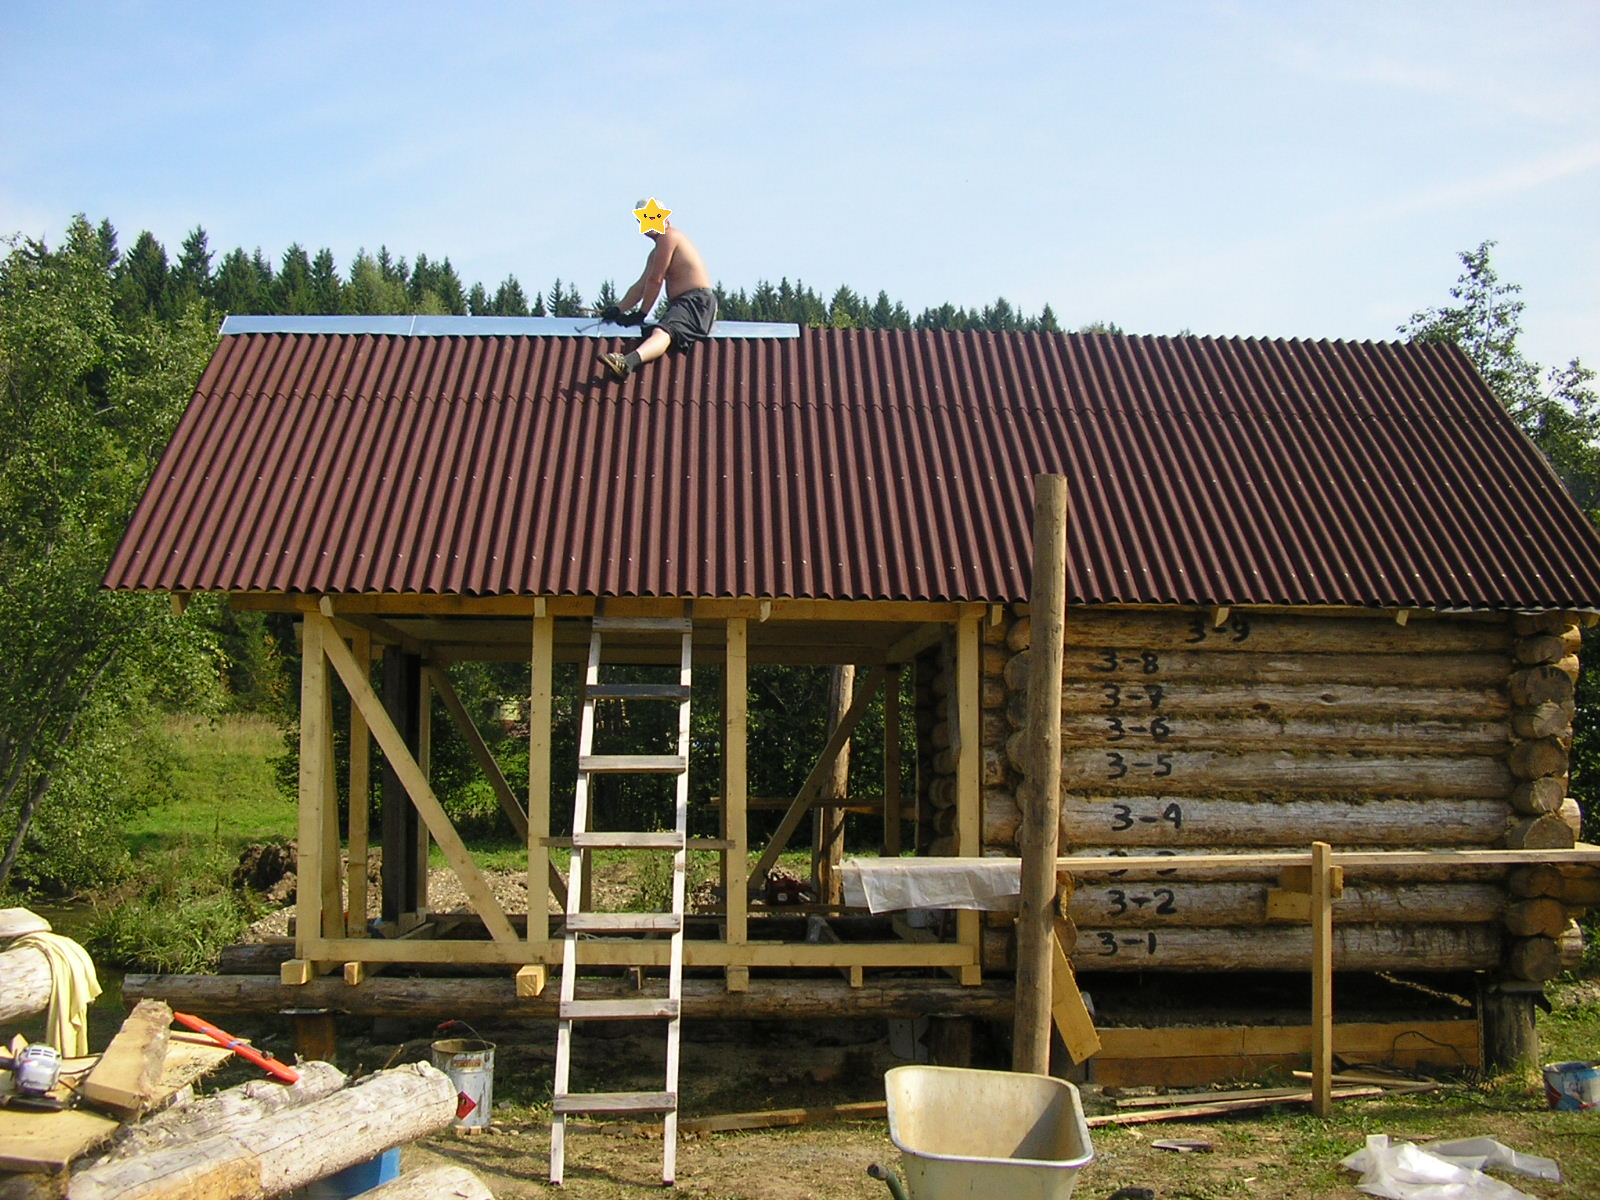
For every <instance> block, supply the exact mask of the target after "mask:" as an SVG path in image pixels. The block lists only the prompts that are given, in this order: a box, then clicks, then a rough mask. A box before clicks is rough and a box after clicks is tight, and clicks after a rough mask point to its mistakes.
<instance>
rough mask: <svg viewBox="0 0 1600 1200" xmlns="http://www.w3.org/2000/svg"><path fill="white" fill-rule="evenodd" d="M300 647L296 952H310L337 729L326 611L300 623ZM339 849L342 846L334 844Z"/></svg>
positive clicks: (316, 932)
mask: <svg viewBox="0 0 1600 1200" xmlns="http://www.w3.org/2000/svg"><path fill="white" fill-rule="evenodd" d="M301 633H302V638H301V647H300V811H299V826H298V830H299V832H298V837H297V843H296V847H295V851H296V862H297V865H296V872H297V874H298V877H299V886H298V887H297V888H296V889H295V956H296V957H297V958H300V959H304V958H305V957H306V951H305V947H306V942H307V940H308V939H310V938H316V937H321V936H322V935H323V933H324V932H325V931H324V929H323V927H322V925H323V921H324V919H325V917H326V914H325V913H324V912H323V904H322V901H323V889H322V876H323V872H324V864H325V862H326V852H327V847H326V845H325V834H326V826H327V822H326V819H325V816H324V812H325V809H326V807H327V798H328V780H329V778H330V777H331V776H332V774H333V740H332V737H331V736H330V735H331V733H332V730H331V729H329V727H328V715H329V711H330V709H331V706H332V700H333V693H332V691H331V690H330V688H329V679H328V660H327V658H326V657H325V656H324V655H323V652H322V639H323V636H324V635H325V634H330V635H331V630H330V629H329V624H328V621H327V620H326V618H324V617H323V616H322V614H321V613H317V612H308V613H306V615H305V619H304V621H303V622H302V624H301ZM335 853H337V850H335Z"/></svg>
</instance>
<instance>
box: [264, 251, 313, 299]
mask: <svg viewBox="0 0 1600 1200" xmlns="http://www.w3.org/2000/svg"><path fill="white" fill-rule="evenodd" d="M272 291H273V307H274V309H275V311H277V312H280V313H295V314H302V313H311V312H315V311H316V309H317V302H316V295H315V293H314V292H313V290H312V287H311V259H310V258H309V257H307V255H306V251H305V247H304V246H302V245H301V244H300V243H299V242H295V243H293V244H292V245H291V246H290V247H289V248H288V249H287V250H285V251H284V252H283V269H282V270H281V271H279V272H278V278H277V279H276V280H275V281H274V283H273V289H272Z"/></svg>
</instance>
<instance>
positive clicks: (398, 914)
mask: <svg viewBox="0 0 1600 1200" xmlns="http://www.w3.org/2000/svg"><path fill="white" fill-rule="evenodd" d="M421 692H422V660H421V659H420V658H419V657H418V656H417V655H415V654H410V653H407V652H405V651H403V650H400V649H399V648H391V649H390V650H389V651H388V652H387V653H386V654H384V656H383V707H384V708H385V709H386V710H388V712H389V715H390V716H391V717H392V718H393V720H394V723H395V725H396V726H397V727H398V728H399V730H400V734H401V736H402V737H403V738H404V739H405V742H406V745H408V746H410V747H412V748H413V749H415V748H416V746H417V744H418V743H417V709H418V707H419V705H420V703H421V701H420V699H419V696H420V694H421ZM382 780H383V783H382V788H383V818H382V829H383V919H384V921H385V922H396V923H398V922H399V921H400V920H401V918H402V916H403V915H404V914H406V913H414V912H416V911H417V909H418V908H419V907H421V903H422V901H421V899H420V897H423V896H426V895H427V892H426V886H425V885H423V890H421V891H419V890H418V887H419V885H418V880H417V876H418V874H419V873H420V874H424V875H425V874H426V872H427V865H428V864H427V859H426V858H424V859H422V861H421V862H418V860H417V843H418V835H417V828H418V826H420V825H421V824H422V820H421V818H420V817H419V816H418V815H417V810H416V807H415V806H414V805H413V804H412V803H411V797H410V795H409V794H408V793H407V792H406V789H405V785H404V784H403V783H401V782H400V776H399V774H398V773H396V771H395V769H394V765H393V764H392V763H390V762H389V760H388V757H387V756H385V758H384V763H383V774H382Z"/></svg>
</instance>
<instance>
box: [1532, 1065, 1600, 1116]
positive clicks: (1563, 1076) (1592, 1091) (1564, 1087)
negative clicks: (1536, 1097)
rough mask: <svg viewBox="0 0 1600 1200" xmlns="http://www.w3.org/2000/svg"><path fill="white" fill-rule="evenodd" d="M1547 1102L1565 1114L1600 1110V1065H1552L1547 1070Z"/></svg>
mask: <svg viewBox="0 0 1600 1200" xmlns="http://www.w3.org/2000/svg"><path fill="white" fill-rule="evenodd" d="M1544 1099H1545V1103H1546V1104H1548V1105H1549V1106H1550V1107H1551V1108H1556V1109H1560V1110H1561V1111H1563V1112H1593V1111H1594V1110H1595V1109H1597V1108H1600V1064H1596V1063H1592V1062H1563V1063H1550V1064H1549V1065H1548V1066H1546V1067H1545V1069H1544Z"/></svg>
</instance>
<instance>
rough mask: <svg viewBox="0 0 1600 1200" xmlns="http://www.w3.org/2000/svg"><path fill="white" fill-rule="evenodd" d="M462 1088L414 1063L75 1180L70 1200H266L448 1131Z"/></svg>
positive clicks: (98, 1168)
mask: <svg viewBox="0 0 1600 1200" xmlns="http://www.w3.org/2000/svg"><path fill="white" fill-rule="evenodd" d="M455 1114H456V1088H455V1085H454V1084H452V1083H451V1082H450V1079H449V1077H448V1076H447V1075H445V1073H444V1072H443V1071H439V1070H437V1069H435V1068H433V1067H431V1066H429V1065H428V1064H427V1063H412V1064H410V1065H408V1066H405V1067H396V1068H395V1069H394V1070H391V1071H381V1072H379V1073H378V1074H376V1075H373V1076H371V1077H369V1078H367V1079H364V1080H362V1081H361V1082H360V1083H358V1084H356V1085H355V1086H354V1087H349V1088H345V1089H344V1090H343V1091H339V1092H335V1093H333V1094H332V1095H330V1096H324V1097H323V1098H321V1099H319V1100H313V1101H311V1102H309V1103H307V1104H300V1105H295V1106H293V1107H291V1108H287V1109H284V1110H282V1111H280V1112H278V1113H275V1114H273V1115H272V1116H270V1117H267V1118H266V1119H264V1120H260V1121H255V1122H252V1123H250V1124H248V1125H245V1126H243V1127H241V1128H239V1129H238V1130H236V1131H232V1132H219V1133H216V1134H213V1135H212V1136H210V1137H206V1138H202V1139H200V1140H199V1141H196V1142H189V1143H187V1144H186V1145H183V1146H174V1147H171V1148H168V1149H165V1150H159V1151H155V1152H153V1153H150V1154H144V1155H140V1156H138V1157H136V1158H127V1159H118V1160H117V1161H115V1162H110V1163H105V1164H97V1165H95V1166H92V1167H90V1168H88V1169H87V1170H85V1171H82V1172H80V1173H79V1174H77V1175H75V1176H74V1177H73V1179H72V1182H71V1184H70V1185H69V1186H68V1189H67V1196H68V1200H188V1198H190V1197H198V1196H205V1197H207V1198H208V1200H259V1197H261V1196H263V1195H267V1196H275V1195H279V1194H280V1193H283V1192H287V1191H291V1190H293V1189H294V1188H297V1187H303V1186H305V1185H306V1184H308V1183H314V1182H315V1181H317V1180H319V1179H324V1178H326V1177H327V1176H329V1175H331V1174H333V1173H334V1172H335V1171H342V1170H344V1169H345V1168H346V1167H352V1166H355V1165H356V1164H357V1163H363V1162H366V1161H368V1160H369V1159H371V1158H374V1157H376V1156H377V1155H379V1154H382V1153H383V1152H384V1151H385V1150H390V1149H393V1148H394V1147H396V1146H403V1145H405V1144H407V1143H408V1142H413V1141H416V1140H417V1139H419V1138H424V1137H427V1136H428V1135H429V1134H432V1133H437V1132H438V1131H439V1130H441V1129H445V1128H447V1127H448V1126H449V1125H450V1124H451V1122H452V1121H454V1120H455Z"/></svg>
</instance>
